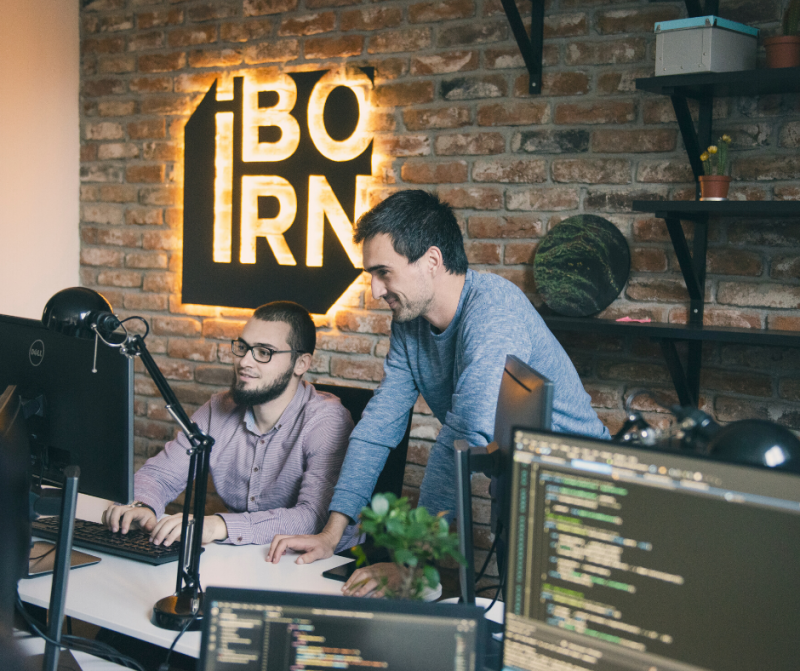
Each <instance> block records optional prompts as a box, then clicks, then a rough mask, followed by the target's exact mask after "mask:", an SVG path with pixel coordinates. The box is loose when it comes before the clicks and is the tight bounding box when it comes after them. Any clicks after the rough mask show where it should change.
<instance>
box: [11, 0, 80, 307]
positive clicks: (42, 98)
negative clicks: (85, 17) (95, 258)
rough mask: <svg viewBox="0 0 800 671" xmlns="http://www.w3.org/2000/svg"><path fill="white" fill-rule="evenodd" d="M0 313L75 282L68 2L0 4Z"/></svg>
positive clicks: (75, 163) (74, 33) (72, 45)
mask: <svg viewBox="0 0 800 671" xmlns="http://www.w3.org/2000/svg"><path fill="white" fill-rule="evenodd" d="M0 4H2V8H3V11H2V20H0V63H2V79H0V82H2V89H0V314H11V315H18V316H22V317H32V318H39V317H41V314H42V308H43V307H44V304H45V303H46V302H47V299H48V298H49V297H50V296H52V295H53V294H54V293H55V292H56V291H58V290H59V289H63V288H64V287H68V286H76V285H78V284H79V270H78V269H79V255H80V248H79V226H78V221H79V170H80V153H79V151H80V147H79V143H80V125H79V124H80V122H79V118H78V111H79V110H78V89H79V86H80V76H79V65H80V64H79V59H80V56H79V37H78V21H79V17H78V6H79V2H78V0H2V3H0Z"/></svg>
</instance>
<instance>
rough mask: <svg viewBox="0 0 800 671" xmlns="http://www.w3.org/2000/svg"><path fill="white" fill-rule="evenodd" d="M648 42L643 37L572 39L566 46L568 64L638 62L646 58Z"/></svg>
mask: <svg viewBox="0 0 800 671" xmlns="http://www.w3.org/2000/svg"><path fill="white" fill-rule="evenodd" d="M645 45H646V42H645V40H644V39H642V38H635V37H630V38H627V39H623V40H615V41H611V42H609V41H603V42H591V41H587V42H578V41H572V42H570V43H569V44H567V47H566V53H565V57H566V63H567V65H603V64H606V63H636V62H638V61H642V60H644V57H645V53H646V46H645Z"/></svg>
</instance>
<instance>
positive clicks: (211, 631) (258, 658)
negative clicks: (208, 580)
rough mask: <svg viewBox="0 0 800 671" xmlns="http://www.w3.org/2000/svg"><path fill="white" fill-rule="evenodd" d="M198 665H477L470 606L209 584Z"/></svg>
mask: <svg viewBox="0 0 800 671" xmlns="http://www.w3.org/2000/svg"><path fill="white" fill-rule="evenodd" d="M205 612H206V617H205V619H204V624H203V633H202V639H201V645H200V661H199V662H198V665H197V671H233V670H234V669H235V670H236V671H261V670H262V669H269V671H295V670H297V669H323V668H325V669H385V670H387V671H410V670H412V669H413V671H482V669H483V661H482V660H483V657H482V643H483V632H484V622H483V611H482V610H480V609H479V608H476V607H474V606H463V605H455V604H435V603H423V602H409V601H388V600H385V599H364V598H355V597H344V596H328V595H320V594H298V593H294V592H268V591H260V590H248V589H234V588H221V587H209V588H208V590H206V597H205Z"/></svg>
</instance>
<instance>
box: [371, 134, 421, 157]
mask: <svg viewBox="0 0 800 671" xmlns="http://www.w3.org/2000/svg"><path fill="white" fill-rule="evenodd" d="M373 146H374V148H375V151H376V152H378V153H379V154H382V155H384V156H428V155H429V154H430V153H431V141H430V138H428V137H426V136H424V135H394V136H390V137H376V138H375V141H374V143H373Z"/></svg>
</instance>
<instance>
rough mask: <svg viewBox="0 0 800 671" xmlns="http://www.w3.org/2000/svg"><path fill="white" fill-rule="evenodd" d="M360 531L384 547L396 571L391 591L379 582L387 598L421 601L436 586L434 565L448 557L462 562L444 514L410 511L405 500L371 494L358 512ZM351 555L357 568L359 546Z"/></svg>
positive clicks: (419, 509) (361, 556)
mask: <svg viewBox="0 0 800 671" xmlns="http://www.w3.org/2000/svg"><path fill="white" fill-rule="evenodd" d="M361 531H363V532H365V533H368V534H370V536H372V539H373V541H374V543H375V546H376V547H383V548H386V549H387V550H388V551H389V556H390V557H391V558H392V561H393V562H394V563H395V564H396V565H397V567H399V569H400V576H401V577H400V581H399V585H397V586H396V587H395V588H394V589H390V588H389V587H388V586H387V584H386V579H385V578H383V579H382V584H381V587H380V589H381V590H382V591H383V592H384V594H386V596H389V597H393V598H398V599H421V598H422V596H423V592H424V591H425V588H426V587H429V588H435V587H436V586H437V585H438V584H439V571H438V570H437V569H436V567H435V566H434V562H437V561H439V560H441V559H444V558H445V557H452V558H453V559H455V560H456V561H458V562H459V563H462V564H465V563H466V559H464V557H463V555H462V554H461V553H460V552H459V551H458V536H457V535H456V534H454V533H450V526H449V525H448V523H447V520H446V519H445V518H444V513H440V514H439V515H437V516H433V515H431V514H430V513H429V512H428V511H427V510H426V509H425V508H422V507H417V508H411V506H410V505H409V503H408V499H407V498H405V497H403V498H401V499H398V498H397V497H396V496H395V495H394V494H391V493H387V494H375V495H374V496H373V497H372V502H371V504H370V505H369V506H365V507H364V508H362V510H361ZM351 552H352V553H353V554H354V555H355V556H356V559H357V563H358V565H359V566H361V565H362V564H364V563H365V562H366V560H367V558H366V556H365V555H364V551H363V549H362V548H361V547H360V546H357V547H354V548H353V549H352V550H351Z"/></svg>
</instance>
